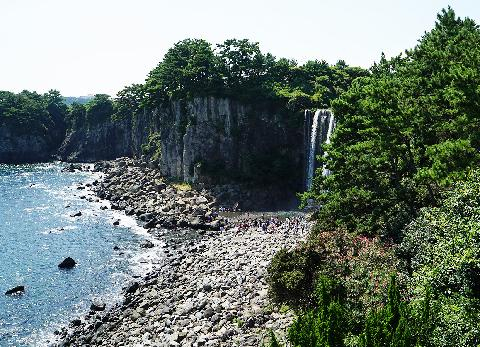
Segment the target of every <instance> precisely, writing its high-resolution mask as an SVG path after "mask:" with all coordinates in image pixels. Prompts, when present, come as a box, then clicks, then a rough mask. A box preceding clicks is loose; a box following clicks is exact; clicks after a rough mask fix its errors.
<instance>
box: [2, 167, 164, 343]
mask: <svg viewBox="0 0 480 347" xmlns="http://www.w3.org/2000/svg"><path fill="white" fill-rule="evenodd" d="M61 168H62V165H61V164H59V163H57V164H35V165H19V166H11V165H0V346H2V347H3V346H44V345H48V344H49V341H51V338H52V336H53V331H54V330H55V329H56V328H58V327H59V326H62V325H65V324H67V323H68V322H69V321H70V320H71V319H73V318H75V317H80V316H81V315H82V314H84V313H86V312H87V310H88V308H89V306H90V303H91V301H92V300H100V301H103V302H107V303H110V304H111V303H113V302H115V300H119V298H120V293H121V288H122V286H125V285H126V283H127V282H128V281H129V280H132V278H133V277H135V276H139V275H142V274H144V273H145V272H146V271H148V270H149V267H151V266H153V265H154V264H155V263H157V262H158V261H159V259H158V258H156V255H155V252H153V251H152V250H150V251H148V252H150V253H146V252H147V251H145V250H142V249H141V248H140V247H139V244H140V242H141V241H142V240H143V239H144V238H148V237H149V236H148V234H146V233H144V232H142V229H141V228H139V227H138V226H137V225H136V223H135V221H133V219H131V218H130V217H126V216H124V215H123V214H121V213H119V212H115V211H112V210H101V209H100V207H101V206H102V205H108V202H105V201H95V199H96V198H95V197H94V196H93V194H92V193H91V192H88V191H85V190H77V189H76V188H77V186H78V184H79V183H85V182H92V181H93V180H95V179H96V178H97V177H95V174H93V173H87V172H75V173H62V172H61ZM81 196H84V197H85V198H84V199H82V198H81ZM88 200H92V201H88ZM78 211H80V212H82V216H80V217H71V215H73V214H74V213H76V212H78ZM117 219H119V220H120V225H119V226H114V225H113V221H114V220H117ZM153 241H154V240H153ZM114 246H118V247H119V248H120V250H114ZM142 252H143V253H142ZM67 256H70V257H72V258H73V259H75V260H76V261H77V266H76V267H75V268H74V269H72V270H60V269H59V268H58V264H59V263H60V262H61V261H62V260H63V259H64V258H65V257H67ZM140 264H141V266H140ZM17 285H24V286H25V288H26V290H25V293H24V294H23V295H19V296H6V295H4V293H5V291H7V290H8V289H10V288H12V287H15V286H17Z"/></svg>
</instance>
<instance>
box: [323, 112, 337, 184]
mask: <svg viewBox="0 0 480 347" xmlns="http://www.w3.org/2000/svg"><path fill="white" fill-rule="evenodd" d="M333 129H335V117H334V116H333V113H331V114H330V120H329V122H328V131H327V138H326V139H325V144H326V145H328V144H330V137H331V136H332V132H333ZM323 155H324V156H327V152H326V151H325V152H323ZM322 175H323V176H328V175H330V170H329V169H327V166H326V165H325V164H323V170H322Z"/></svg>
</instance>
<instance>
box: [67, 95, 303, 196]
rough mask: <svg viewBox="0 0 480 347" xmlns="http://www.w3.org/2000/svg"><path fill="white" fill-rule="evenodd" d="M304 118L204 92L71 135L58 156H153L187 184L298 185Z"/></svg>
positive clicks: (90, 158)
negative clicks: (257, 183) (204, 93)
mask: <svg viewBox="0 0 480 347" xmlns="http://www.w3.org/2000/svg"><path fill="white" fill-rule="evenodd" d="M303 141H304V134H303V116H302V115H300V114H291V113H288V112H287V111H286V110H284V109H282V108H279V107H275V106H274V105H269V104H263V105H246V104H242V103H240V102H237V101H234V100H231V99H228V98H214V97H203V98H195V99H193V100H190V101H184V100H178V101H173V102H170V103H169V104H168V105H166V106H163V107H160V108H156V109H153V110H150V111H147V110H144V111H143V112H141V113H139V114H136V115H134V116H132V117H131V118H128V119H124V120H117V121H108V122H105V123H102V124H99V125H96V126H95V127H92V128H80V129H75V130H73V131H71V132H70V133H68V134H67V136H66V139H65V141H64V142H63V144H62V146H61V147H60V149H59V156H60V158H61V159H63V160H67V161H96V160H102V159H112V158H115V157H120V156H131V157H132V156H133V157H137V158H141V157H142V156H144V157H145V156H146V157H148V158H149V159H150V160H149V162H151V164H152V165H155V166H157V167H158V168H159V169H160V170H161V172H162V173H163V174H164V175H167V176H171V177H176V178H178V179H180V180H184V181H187V182H215V183H218V182H219V181H225V180H238V181H243V182H260V183H261V182H262V181H265V182H272V181H273V182H280V183H288V184H291V185H293V186H296V187H295V188H297V186H298V187H300V188H301V181H302V172H303V162H304V158H303V156H304V144H303Z"/></svg>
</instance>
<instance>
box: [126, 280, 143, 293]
mask: <svg viewBox="0 0 480 347" xmlns="http://www.w3.org/2000/svg"><path fill="white" fill-rule="evenodd" d="M139 287H140V284H138V282H134V283H132V284H131V285H130V287H128V289H127V291H126V292H127V293H128V294H131V293H135V292H136V291H137V289H138V288H139Z"/></svg>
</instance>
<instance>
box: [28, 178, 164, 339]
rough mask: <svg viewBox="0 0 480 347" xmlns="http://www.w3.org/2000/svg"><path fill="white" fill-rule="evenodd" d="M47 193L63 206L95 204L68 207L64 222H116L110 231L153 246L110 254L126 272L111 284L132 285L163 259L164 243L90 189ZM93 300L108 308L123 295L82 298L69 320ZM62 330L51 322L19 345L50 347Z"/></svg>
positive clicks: (112, 276) (69, 227)
mask: <svg viewBox="0 0 480 347" xmlns="http://www.w3.org/2000/svg"><path fill="white" fill-rule="evenodd" d="M102 177H103V174H102V173H91V172H90V173H89V175H87V176H86V177H85V178H86V179H87V182H93V180H101V179H102ZM50 193H52V194H54V195H56V196H57V197H60V198H61V199H62V200H63V201H64V202H65V203H68V204H70V203H71V204H73V203H74V202H75V201H77V202H78V200H82V199H80V195H85V196H86V197H91V198H95V201H91V202H88V200H86V199H85V201H86V202H87V204H88V205H89V206H90V207H91V208H87V209H85V208H83V209H80V210H75V209H74V207H73V206H72V208H71V209H69V211H68V212H67V211H65V213H60V214H59V215H60V216H61V217H63V218H65V219H66V220H67V221H70V222H74V223H75V222H76V221H77V220H78V219H82V218H103V219H104V220H106V221H107V223H109V224H113V222H114V221H118V222H119V225H118V226H116V227H114V228H128V229H130V231H131V232H133V233H134V234H136V235H138V236H140V238H141V239H143V240H148V241H150V242H151V243H153V245H154V247H152V248H141V247H140V244H139V245H138V248H137V247H135V246H134V247H129V248H125V249H121V250H120V252H119V254H117V255H115V254H114V255H113V257H112V260H115V261H125V260H127V261H128V268H129V271H128V272H115V273H112V274H110V279H111V281H112V283H122V286H124V285H126V284H128V282H130V281H132V280H133V279H134V277H138V276H140V277H142V276H144V275H146V274H147V273H149V272H151V271H152V270H154V269H155V268H156V267H158V265H160V264H161V262H162V259H164V257H165V254H164V252H163V251H162V246H164V242H163V241H160V240H158V239H156V238H154V237H153V236H152V235H151V234H149V233H148V230H147V229H145V228H143V227H142V226H141V225H139V223H138V222H137V220H136V219H135V218H134V217H132V216H127V215H126V214H125V213H124V212H123V211H117V210H112V209H111V203H110V201H108V200H101V199H98V198H97V197H96V195H95V193H94V192H93V191H92V190H91V188H88V187H86V189H85V190H77V189H76V187H71V189H68V190H63V191H54V190H51V191H50ZM102 206H106V207H107V209H106V210H102V209H101V207H102ZM78 211H80V212H82V216H80V217H71V216H70V215H72V214H74V213H76V212H78ZM62 212H63V211H62ZM62 229H63V230H62ZM74 229H78V226H76V225H67V226H63V227H61V228H58V229H57V228H55V229H50V230H46V231H44V233H62V232H65V231H69V230H74ZM120 246H121V245H120ZM122 253H123V254H122ZM93 299H99V300H100V301H101V302H105V303H107V306H109V305H113V304H115V303H118V302H120V301H121V300H122V299H123V293H122V292H121V291H119V290H117V291H112V292H109V293H103V294H102V295H95V296H94V295H92V296H91V297H88V298H84V300H83V301H82V302H80V303H78V304H77V305H76V308H75V309H74V310H73V312H70V313H71V314H70V320H71V319H73V318H75V317H82V316H84V315H85V314H86V313H87V312H85V310H84V308H83V307H84V305H83V304H84V302H85V300H87V301H88V300H90V301H91V300H93ZM64 326H65V325H64V323H63V322H58V323H55V322H54V323H52V324H50V325H49V326H48V327H47V328H45V329H42V330H40V331H37V332H34V333H33V334H31V335H30V336H29V337H27V338H25V339H24V340H23V341H22V343H25V344H27V345H30V346H40V347H43V346H50V345H52V343H55V342H56V341H57V339H56V335H55V334H54V331H55V330H58V329H61V328H62V327H64Z"/></svg>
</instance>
